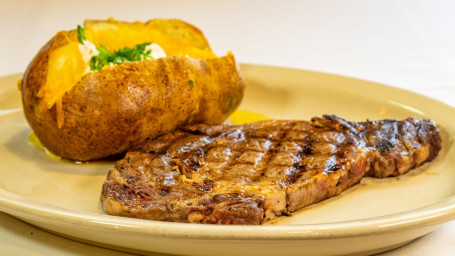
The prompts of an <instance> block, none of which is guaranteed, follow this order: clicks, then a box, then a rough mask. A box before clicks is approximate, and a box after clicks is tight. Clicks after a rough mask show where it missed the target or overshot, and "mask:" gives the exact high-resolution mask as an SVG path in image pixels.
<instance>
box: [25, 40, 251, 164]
mask: <svg viewBox="0 0 455 256" xmlns="http://www.w3.org/2000/svg"><path fill="white" fill-rule="evenodd" d="M70 36H74V35H70ZM55 40H58V38H57V37H56V38H54V39H52V40H51V41H49V42H48V43H47V44H46V45H45V46H44V47H43V48H42V49H41V50H40V52H39V53H38V54H37V55H36V57H35V58H34V60H33V61H32V62H31V63H30V65H29V67H28V68H27V70H26V72H25V74H24V77H23V79H22V84H21V90H22V101H23V107H24V113H25V116H26V118H27V120H28V122H29V124H30V126H31V128H32V129H33V131H34V132H35V134H36V135H37V137H38V138H39V139H40V141H41V143H42V144H43V145H44V146H45V147H46V148H47V149H48V150H50V151H51V152H53V153H54V154H57V155H59V156H61V157H63V158H66V159H70V160H78V161H88V160H97V159H102V158H105V157H108V156H111V155H117V154H121V153H123V152H125V151H127V150H129V149H131V148H134V147H136V146H137V145H140V144H141V143H143V142H144V141H146V140H148V139H151V138H154V137H156V136H159V135H161V134H164V133H166V132H170V131H172V130H174V129H176V128H178V127H180V126H183V125H186V124H193V123H208V124H215V123H221V122H223V121H224V120H225V119H226V118H227V117H228V116H229V115H230V114H231V113H232V112H233V111H234V110H235V109H236V108H237V106H238V105H239V104H240V102H241V100H242V98H243V93H244V89H245V82H244V80H243V77H242V74H241V72H240V70H239V67H238V64H237V63H236V61H235V59H234V56H233V55H232V54H228V55H227V56H224V57H221V58H213V59H204V60H203V59H192V58H187V57H167V58H162V59H157V60H148V61H140V62H130V63H126V64H122V65H119V66H114V67H112V68H108V69H103V70H101V71H99V72H89V73H87V74H85V75H84V76H83V77H82V78H81V79H80V80H79V82H78V83H77V84H76V85H75V86H74V87H73V88H72V89H71V90H70V91H68V92H66V93H65V95H64V96H63V98H62V107H63V114H64V123H63V126H62V127H61V128H58V126H57V119H56V118H57V117H56V106H55V105H54V106H53V107H52V108H50V109H47V107H46V106H45V104H44V103H43V102H42V101H41V98H39V97H38V96H37V93H38V91H39V89H40V87H41V86H43V84H44V83H45V80H46V72H47V62H48V59H49V52H50V50H52V49H55V47H58V45H59V42H58V41H55ZM190 81H192V82H190Z"/></svg>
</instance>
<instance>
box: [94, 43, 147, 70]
mask: <svg viewBox="0 0 455 256" xmlns="http://www.w3.org/2000/svg"><path fill="white" fill-rule="evenodd" d="M150 44H151V43H143V44H138V45H136V46H134V47H133V48H129V47H125V48H123V49H120V50H117V51H114V52H113V53H111V52H109V50H108V49H107V48H106V47H105V46H104V45H100V46H99V47H97V48H96V49H97V50H98V52H99V54H98V55H97V56H93V57H92V58H91V59H90V69H91V70H97V71H100V70H101V69H102V68H103V67H104V66H106V65H109V66H112V65H120V64H123V63H125V62H131V61H139V60H151V59H153V57H152V56H151V55H150V54H151V53H152V51H151V50H147V51H146V47H147V46H148V45H150Z"/></svg>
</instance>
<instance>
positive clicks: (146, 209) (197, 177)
mask: <svg viewBox="0 0 455 256" xmlns="http://www.w3.org/2000/svg"><path fill="white" fill-rule="evenodd" d="M440 149H441V138H440V136H439V131H438V128H437V127H436V125H435V123H434V122H433V121H431V120H429V119H416V118H408V119H406V120H402V121H397V120H380V121H366V122H350V121H346V120H344V119H342V118H339V117H337V116H329V115H325V116H323V117H315V118H312V120H311V121H284V120H271V121H261V122H256V123H251V124H245V125H224V124H223V125H215V126H208V125H193V126H188V127H184V128H182V129H180V130H177V131H175V132H172V133H169V134H166V135H163V136H161V137H159V138H156V139H154V140H150V141H149V142H147V143H146V144H145V145H143V146H142V147H141V148H138V149H136V150H134V151H131V152H129V153H127V155H126V156H125V158H124V159H122V160H120V161H118V162H117V163H116V164H115V167H114V168H111V169H110V170H109V174H108V176H107V179H106V181H105V182H104V185H103V189H102V193H101V201H102V204H103V208H104V210H105V212H107V213H108V214H112V215H120V216H128V217H135V218H143V219H151V220H161V221H175V222H191V223H216V224H262V223H265V222H266V221H267V220H270V219H274V218H275V216H280V215H289V214H290V213H291V212H294V211H296V210H298V209H300V208H302V207H305V206H308V205H310V204H313V203H316V202H319V201H321V200H324V199H326V198H329V197H333V196H335V195H338V194H340V193H341V192H342V191H344V190H346V189H347V188H349V187H351V186H353V185H355V184H357V183H358V182H359V181H360V180H361V179H362V177H364V176H373V177H389V176H397V175H400V174H403V173H405V172H407V171H408V170H410V169H412V168H415V167H417V166H419V165H421V164H423V163H424V162H427V161H431V160H433V159H434V158H435V157H436V156H437V154H438V152H439V150H440Z"/></svg>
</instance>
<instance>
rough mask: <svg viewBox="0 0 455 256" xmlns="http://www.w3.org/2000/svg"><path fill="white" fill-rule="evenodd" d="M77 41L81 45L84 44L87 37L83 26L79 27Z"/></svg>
mask: <svg viewBox="0 0 455 256" xmlns="http://www.w3.org/2000/svg"><path fill="white" fill-rule="evenodd" d="M77 40H79V43H81V44H83V43H84V41H85V40H87V37H86V36H85V31H84V28H83V27H82V26H81V25H77Z"/></svg>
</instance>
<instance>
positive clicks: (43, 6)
mask: <svg viewBox="0 0 455 256" xmlns="http://www.w3.org/2000/svg"><path fill="white" fill-rule="evenodd" d="M0 3H1V5H0V6H2V7H1V8H0V34H1V37H0V38H1V39H0V56H1V57H2V59H1V61H0V76H4V75H8V74H15V73H21V72H23V71H24V69H25V68H26V66H27V65H28V62H29V61H30V60H31V58H32V56H34V54H35V53H36V51H37V49H39V48H40V47H41V46H42V45H43V44H44V43H45V42H46V41H47V40H48V39H49V38H50V37H52V36H53V35H54V34H55V32H56V31H59V30H66V29H72V28H74V26H75V24H81V23H82V21H83V20H84V19H87V18H90V19H105V18H108V17H114V18H116V19H118V20H128V21H134V20H140V21H146V20H148V19H152V18H179V19H183V20H186V21H188V22H190V23H192V24H194V25H196V26H197V27H199V28H200V29H201V30H202V31H204V33H205V35H206V37H207V38H208V39H209V41H210V43H211V46H212V48H213V50H214V51H215V52H216V53H218V54H224V53H225V52H227V51H228V50H232V51H233V52H234V53H235V55H236V57H237V59H238V60H239V61H240V62H242V63H252V64H266V65H275V66H285V67H293V68H301V69H308V70H314V71H321V72H326V73H333V74H340V75H345V76H351V77H355V78H360V79H365V80H370V81H375V82H379V83H384V84H388V85H391V86H395V87H400V88H404V89H407V90H410V91H414V92H417V93H420V94H423V95H426V96H428V97H432V98H435V99H438V100H440V101H442V102H444V103H446V104H448V105H451V106H453V107H455V33H453V28H454V27H455V15H453V14H454V13H455V2H453V1H450V0H447V1H441V0H437V1H412V0H408V1H404V0H398V1H394V0H370V1H362V0H358V1H356V0H338V1H328V0H319V1H314V0H308V1H283V0H281V1H256V0H254V1H208V0H206V1H204V0H196V1H175V0H173V1H151V0H147V1H145V0H144V1H115V0H114V1H113V0H109V1H108V0H102V1H96V3H95V1H93V2H92V1H88V0H79V1H57V0H42V1H38V0H35V1H33V0H26V1H16V2H13V1H7V0H0ZM454 242H455V221H452V222H449V223H446V224H444V225H443V226H442V227H441V228H439V229H438V230H437V231H435V232H433V233H431V234H429V235H426V236H424V237H422V238H419V239H417V240H415V241H413V242H412V243H410V244H408V245H406V246H404V247H401V248H398V249H395V250H393V251H390V252H386V253H383V254H382V255H453V252H454V251H455V243H454ZM0 248H1V250H2V254H3V253H4V254H5V255H130V254H126V253H122V252H116V251H111V250H108V249H103V248H99V247H95V246H91V245H87V244H83V243H79V242H75V241H72V240H68V239H65V238H61V237H59V236H56V235H53V234H50V233H47V232H45V231H42V230H40V229H38V228H35V227H32V226H30V225H28V224H26V223H24V222H22V221H19V220H17V219H15V218H13V217H11V216H9V215H7V214H4V213H0Z"/></svg>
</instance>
